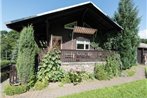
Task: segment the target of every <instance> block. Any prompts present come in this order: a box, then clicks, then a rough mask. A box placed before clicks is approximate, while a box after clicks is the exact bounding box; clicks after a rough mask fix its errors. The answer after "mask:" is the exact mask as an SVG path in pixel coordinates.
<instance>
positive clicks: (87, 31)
mask: <svg viewBox="0 0 147 98" xmlns="http://www.w3.org/2000/svg"><path fill="white" fill-rule="evenodd" d="M96 31H97V29H93V28H86V27H79V26H75V27H74V29H73V32H74V33H81V34H92V35H93V34H94V33H95V32H96Z"/></svg>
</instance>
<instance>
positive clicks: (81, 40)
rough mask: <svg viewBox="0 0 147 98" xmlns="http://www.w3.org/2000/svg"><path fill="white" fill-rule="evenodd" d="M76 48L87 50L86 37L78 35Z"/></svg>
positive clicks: (88, 43) (88, 45)
mask: <svg viewBox="0 0 147 98" xmlns="http://www.w3.org/2000/svg"><path fill="white" fill-rule="evenodd" d="M76 49H77V50H89V49H90V41H89V40H88V39H85V38H82V37H79V38H78V39H77V41H76Z"/></svg>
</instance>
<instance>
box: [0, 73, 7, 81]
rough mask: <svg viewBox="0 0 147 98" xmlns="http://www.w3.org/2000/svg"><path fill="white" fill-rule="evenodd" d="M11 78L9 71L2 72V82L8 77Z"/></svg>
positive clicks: (0, 77) (0, 74)
mask: <svg viewBox="0 0 147 98" xmlns="http://www.w3.org/2000/svg"><path fill="white" fill-rule="evenodd" d="M8 78H9V73H8V72H0V79H1V80H0V81H1V83H2V82H3V81H5V80H6V79H8Z"/></svg>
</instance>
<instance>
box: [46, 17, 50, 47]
mask: <svg viewBox="0 0 147 98" xmlns="http://www.w3.org/2000/svg"><path fill="white" fill-rule="evenodd" d="M48 29H49V23H48V20H46V35H47V36H46V38H47V47H48V46H49V30H48Z"/></svg>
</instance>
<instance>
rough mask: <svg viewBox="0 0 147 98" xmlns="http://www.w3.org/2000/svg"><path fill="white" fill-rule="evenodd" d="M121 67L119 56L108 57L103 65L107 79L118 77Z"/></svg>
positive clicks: (115, 54)
mask: <svg viewBox="0 0 147 98" xmlns="http://www.w3.org/2000/svg"><path fill="white" fill-rule="evenodd" d="M121 66H122V63H121V60H120V56H119V54H117V53H114V54H112V55H111V56H109V57H108V58H107V60H106V65H105V69H106V71H107V73H108V74H109V78H112V77H113V76H119V74H120V71H121V70H120V69H121Z"/></svg>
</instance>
